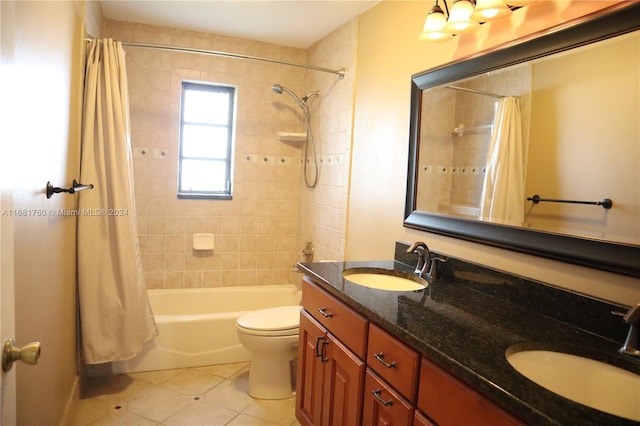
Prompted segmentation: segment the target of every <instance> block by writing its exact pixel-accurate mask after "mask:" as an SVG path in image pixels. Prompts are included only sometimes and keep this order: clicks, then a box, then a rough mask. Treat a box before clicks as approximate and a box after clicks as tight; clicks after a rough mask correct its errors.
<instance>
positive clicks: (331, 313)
mask: <svg viewBox="0 0 640 426" xmlns="http://www.w3.org/2000/svg"><path fill="white" fill-rule="evenodd" d="M302 306H304V308H305V309H306V310H307V311H308V312H309V313H310V314H311V315H312V316H313V317H314V318H315V319H316V320H317V321H318V322H319V323H320V324H322V325H323V326H325V327H326V328H327V329H328V330H329V331H330V332H331V333H332V334H333V335H334V336H336V337H337V338H338V339H339V340H341V341H342V343H344V344H345V345H346V346H347V347H348V348H349V349H351V350H352V351H353V352H354V353H355V354H356V355H358V356H359V357H360V358H362V359H364V358H365V356H366V353H365V350H366V345H367V324H368V321H367V319H366V318H364V317H363V316H361V315H359V314H357V313H356V312H354V311H353V310H352V309H351V308H349V307H348V306H347V305H345V304H344V303H342V302H341V301H339V300H338V299H336V298H335V297H334V296H332V295H330V294H329V293H327V292H326V291H324V290H323V289H321V288H320V287H318V286H317V285H316V284H314V283H312V282H311V281H310V280H309V279H308V278H307V277H304V278H303V279H302Z"/></svg>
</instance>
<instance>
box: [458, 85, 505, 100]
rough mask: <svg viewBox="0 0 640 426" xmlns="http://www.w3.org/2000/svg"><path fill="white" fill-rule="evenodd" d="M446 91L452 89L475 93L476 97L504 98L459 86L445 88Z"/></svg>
mask: <svg viewBox="0 0 640 426" xmlns="http://www.w3.org/2000/svg"><path fill="white" fill-rule="evenodd" d="M446 87H447V89H453V90H462V91H463V92H471V93H475V94H477V95H484V96H491V97H492V98H498V99H501V98H504V97H506V96H503V95H496V94H495V93H491V92H485V91H483V90H475V89H467V88H466V87H460V86H446Z"/></svg>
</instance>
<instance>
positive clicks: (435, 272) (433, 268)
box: [427, 256, 447, 281]
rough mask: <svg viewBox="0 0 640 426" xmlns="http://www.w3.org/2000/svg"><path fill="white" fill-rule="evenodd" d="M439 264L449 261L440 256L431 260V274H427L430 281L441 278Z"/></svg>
mask: <svg viewBox="0 0 640 426" xmlns="http://www.w3.org/2000/svg"><path fill="white" fill-rule="evenodd" d="M438 263H447V259H445V258H444V257H439V256H434V257H432V258H431V265H430V266H429V272H427V280H428V281H433V280H437V279H438V278H440V274H438Z"/></svg>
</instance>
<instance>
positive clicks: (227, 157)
mask: <svg viewBox="0 0 640 426" xmlns="http://www.w3.org/2000/svg"><path fill="white" fill-rule="evenodd" d="M235 92H236V89H235V87H231V86H222V85H212V84H204V83H192V82H182V105H181V108H182V111H181V114H180V156H179V164H178V198H218V199H231V195H232V192H231V171H232V164H233V163H232V153H233V150H232V148H233V134H234V111H235Z"/></svg>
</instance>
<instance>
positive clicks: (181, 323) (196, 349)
mask: <svg viewBox="0 0 640 426" xmlns="http://www.w3.org/2000/svg"><path fill="white" fill-rule="evenodd" d="M148 294H149V301H150V303H151V308H152V309H153V315H154V317H155V320H156V324H157V326H158V331H159V335H158V336H156V337H155V338H154V339H153V340H151V341H149V342H147V343H146V344H145V345H144V349H143V351H142V353H141V354H139V355H138V356H136V357H135V358H133V359H131V360H128V361H118V362H114V363H112V366H111V370H112V372H113V373H131V372H139V371H152V370H167V369H172V368H185V367H198V366H203V365H215V364H228V363H234V362H245V361H250V360H251V354H250V353H249V351H247V350H246V349H245V348H244V347H243V346H242V345H241V344H240V341H239V340H238V336H237V333H236V320H237V319H238V317H239V316H241V315H243V314H244V313H246V312H250V311H253V310H256V309H265V308H271V307H275V306H284V305H299V304H300V299H301V290H300V288H299V287H297V286H295V285H272V286H250V287H220V288H204V289H203V288H198V289H176V290H173V289H167V290H149V291H148Z"/></svg>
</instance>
